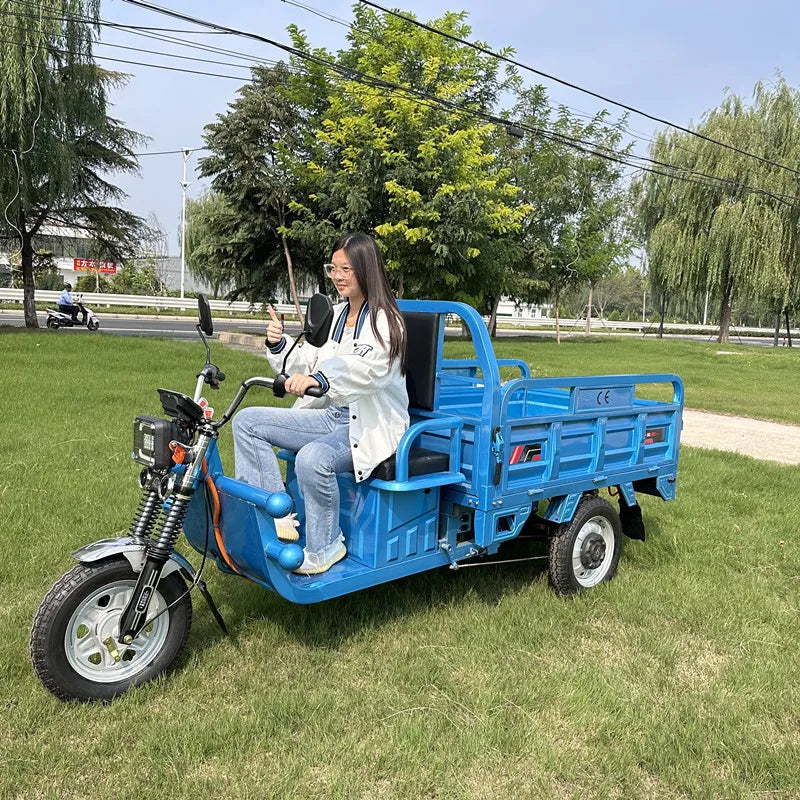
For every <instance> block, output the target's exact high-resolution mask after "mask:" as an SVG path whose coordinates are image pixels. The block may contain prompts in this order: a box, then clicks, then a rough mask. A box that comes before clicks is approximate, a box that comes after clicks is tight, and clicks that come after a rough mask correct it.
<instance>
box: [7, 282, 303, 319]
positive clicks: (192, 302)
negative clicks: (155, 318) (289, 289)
mask: <svg viewBox="0 0 800 800" xmlns="http://www.w3.org/2000/svg"><path fill="white" fill-rule="evenodd" d="M72 294H73V296H75V295H76V294H80V295H81V296H82V297H83V302H84V303H86V305H87V306H92V307H93V308H102V307H105V308H111V307H112V306H134V307H138V308H141V309H142V310H143V311H146V310H147V309H151V308H155V309H159V310H164V309H170V308H174V309H181V310H184V311H185V310H187V309H188V310H190V311H192V310H194V311H196V310H197V298H195V297H184V298H180V297H161V296H160V295H155V296H150V295H142V294H105V293H103V292H101V293H97V292H73V293H72ZM59 297H61V292H60V291H53V292H50V291H44V290H37V291H36V302H37V303H53V304H55V303H57V302H58V298H59ZM2 301H7V302H12V303H21V302H22V289H0V302H2ZM208 303H209V305H210V306H211V310H212V311H217V312H222V313H226V312H227V313H229V314H231V313H233V312H234V311H235V312H237V313H243V314H248V313H249V314H253V315H254V316H255V317H257V318H260V317H266V316H268V314H267V313H266V312H265V311H263V310H262V307H261V304H260V303H256V304H254V303H249V302H247V301H246V300H237V301H235V302H232V303H229V302H228V301H227V300H209V301H208ZM273 307H274V309H275V311H277V312H278V313H279V314H294V313H295V310H294V306H293V305H292V304H290V303H283V304H281V303H275V304H274V305H273ZM0 308H2V306H0Z"/></svg>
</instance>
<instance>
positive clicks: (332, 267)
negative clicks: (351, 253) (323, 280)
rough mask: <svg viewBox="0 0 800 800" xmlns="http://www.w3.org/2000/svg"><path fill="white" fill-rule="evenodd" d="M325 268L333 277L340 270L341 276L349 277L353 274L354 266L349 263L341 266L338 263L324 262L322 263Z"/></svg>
mask: <svg viewBox="0 0 800 800" xmlns="http://www.w3.org/2000/svg"><path fill="white" fill-rule="evenodd" d="M322 266H323V267H324V269H325V274H326V275H327V276H328V277H329V278H332V277H333V274H334V273H335V272H338V273H339V274H340V275H341V276H343V277H345V278H348V277H350V275H352V274H353V268H352V267H351V266H350V265H349V264H344V265H343V266H341V267H339V266H337V265H336V264H323V265H322Z"/></svg>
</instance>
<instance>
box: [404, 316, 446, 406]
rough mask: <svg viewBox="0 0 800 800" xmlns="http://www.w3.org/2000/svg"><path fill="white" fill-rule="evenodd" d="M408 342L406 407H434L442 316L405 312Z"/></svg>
mask: <svg viewBox="0 0 800 800" xmlns="http://www.w3.org/2000/svg"><path fill="white" fill-rule="evenodd" d="M403 321H404V322H405V324H406V335H407V337H408V342H407V346H406V363H407V369H406V388H407V389H408V407H409V408H421V409H424V410H425V411H433V410H434V408H433V407H434V402H435V400H436V363H437V359H438V356H439V326H440V325H441V315H439V314H429V313H425V312H422V311H404V312H403Z"/></svg>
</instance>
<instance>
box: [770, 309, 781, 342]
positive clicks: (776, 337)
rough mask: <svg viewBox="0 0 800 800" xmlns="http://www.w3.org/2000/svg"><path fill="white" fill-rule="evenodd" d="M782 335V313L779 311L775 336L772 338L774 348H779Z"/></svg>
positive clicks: (776, 317)
mask: <svg viewBox="0 0 800 800" xmlns="http://www.w3.org/2000/svg"><path fill="white" fill-rule="evenodd" d="M780 335H781V312H780V311H779V312H778V313H777V314H776V315H775V332H774V335H773V337H772V346H773V347H777V346H778V338H779V337H780Z"/></svg>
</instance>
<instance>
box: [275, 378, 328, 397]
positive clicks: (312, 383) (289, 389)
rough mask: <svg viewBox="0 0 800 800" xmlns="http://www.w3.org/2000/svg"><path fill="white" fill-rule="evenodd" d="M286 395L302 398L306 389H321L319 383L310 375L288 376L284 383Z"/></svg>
mask: <svg viewBox="0 0 800 800" xmlns="http://www.w3.org/2000/svg"><path fill="white" fill-rule="evenodd" d="M284 386H285V389H286V394H295V395H297V396H298V397H302V396H303V395H304V394H305V393H306V389H312V388H316V389H321V388H322V387H321V385H320V382H319V381H318V380H317V379H316V378H312V377H311V376H310V375H290V376H289V377H288V378H287V379H286V383H285V385H284Z"/></svg>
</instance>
